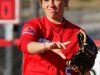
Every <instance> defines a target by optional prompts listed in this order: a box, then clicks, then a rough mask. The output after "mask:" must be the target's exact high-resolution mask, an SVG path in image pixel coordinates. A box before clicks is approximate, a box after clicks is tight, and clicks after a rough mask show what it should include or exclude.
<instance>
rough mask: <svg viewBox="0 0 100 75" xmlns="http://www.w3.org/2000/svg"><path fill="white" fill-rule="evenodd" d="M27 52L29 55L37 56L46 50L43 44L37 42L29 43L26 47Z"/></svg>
mask: <svg viewBox="0 0 100 75" xmlns="http://www.w3.org/2000/svg"><path fill="white" fill-rule="evenodd" d="M27 50H28V52H29V53H30V54H38V53H41V52H43V51H45V50H46V49H45V48H44V43H39V42H30V43H29V44H28V45H27Z"/></svg>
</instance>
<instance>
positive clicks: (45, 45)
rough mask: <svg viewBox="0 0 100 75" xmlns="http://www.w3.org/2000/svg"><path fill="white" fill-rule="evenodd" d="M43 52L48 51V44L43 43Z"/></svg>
mask: <svg viewBox="0 0 100 75" xmlns="http://www.w3.org/2000/svg"><path fill="white" fill-rule="evenodd" d="M44 50H49V48H48V42H45V43H44Z"/></svg>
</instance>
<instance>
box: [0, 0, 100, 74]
mask: <svg viewBox="0 0 100 75" xmlns="http://www.w3.org/2000/svg"><path fill="white" fill-rule="evenodd" d="M9 1H10V2H11V3H12V1H14V2H15V3H13V5H15V7H17V8H18V9H15V8H13V9H14V10H16V11H15V12H14V13H15V14H14V15H15V17H17V19H18V21H17V22H12V21H11V22H8V21H10V20H12V19H10V18H2V17H0V75H21V68H22V52H21V51H20V50H19V49H18V48H17V44H18V41H19V38H20V34H21V29H22V27H23V25H24V23H25V22H27V21H28V20H30V19H32V18H35V17H42V16H43V15H45V13H44V12H43V9H42V8H41V6H39V4H38V2H37V0H9ZM17 1H18V2H17ZM5 2H6V1H4V0H0V5H1V6H0V8H2V9H0V14H2V12H3V9H5V11H4V12H5V13H7V12H8V10H7V7H5V8H3V7H4V5H2V3H4V4H5V6H6V4H7V2H6V3H5ZM16 2H17V3H16ZM7 6H8V7H10V4H7ZM8 9H9V8H8ZM10 10H11V9H10ZM16 14H17V15H16ZM64 16H65V18H66V19H67V20H68V21H70V22H72V23H74V24H76V25H78V26H80V27H82V28H83V29H84V30H85V31H86V32H87V34H88V35H89V36H90V37H91V38H92V39H93V40H94V42H95V43H96V45H97V46H98V49H100V0H69V9H68V10H65V13H64ZM5 17H6V16H5ZM8 17H9V15H8ZM3 21H4V22H3ZM2 22H3V23H2ZM99 54H100V53H99ZM99 57H100V55H99ZM99 59H100V58H99ZM97 64H99V65H97V66H100V60H98V61H97ZM96 68H97V67H96ZM98 68H99V67H98ZM91 72H92V75H100V68H99V71H97V70H96V69H95V67H94V68H93V69H92V70H91Z"/></svg>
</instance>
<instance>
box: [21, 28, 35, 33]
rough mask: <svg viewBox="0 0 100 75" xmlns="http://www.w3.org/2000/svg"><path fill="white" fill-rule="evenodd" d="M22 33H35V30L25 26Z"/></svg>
mask: <svg viewBox="0 0 100 75" xmlns="http://www.w3.org/2000/svg"><path fill="white" fill-rule="evenodd" d="M22 34H32V35H35V34H36V31H35V30H34V29H33V28H32V27H26V28H25V29H24V30H23V32H22Z"/></svg>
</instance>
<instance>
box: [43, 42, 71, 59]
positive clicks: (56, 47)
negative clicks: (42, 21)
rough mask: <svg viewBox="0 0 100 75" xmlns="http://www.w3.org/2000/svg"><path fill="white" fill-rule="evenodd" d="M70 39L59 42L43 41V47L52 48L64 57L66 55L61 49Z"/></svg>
mask: <svg viewBox="0 0 100 75" xmlns="http://www.w3.org/2000/svg"><path fill="white" fill-rule="evenodd" d="M70 42H71V41H68V42H64V43H60V42H51V43H48V42H46V43H45V48H46V49H48V50H52V51H53V52H55V53H56V54H58V55H60V56H61V57H62V58H63V59H66V56H65V55H64V54H63V53H62V52H61V49H62V48H64V49H66V45H67V44H69V43H70Z"/></svg>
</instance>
